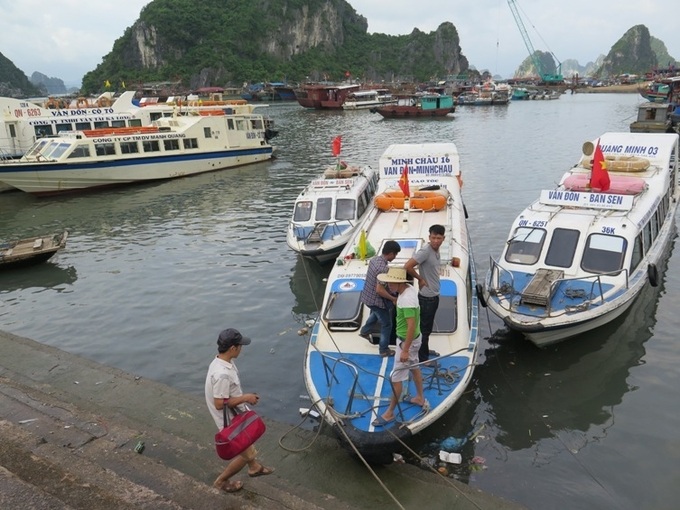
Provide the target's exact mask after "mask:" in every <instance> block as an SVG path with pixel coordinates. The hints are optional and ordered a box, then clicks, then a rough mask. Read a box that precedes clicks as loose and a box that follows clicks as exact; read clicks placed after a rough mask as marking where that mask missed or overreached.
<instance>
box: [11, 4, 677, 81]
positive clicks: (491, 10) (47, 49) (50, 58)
mask: <svg viewBox="0 0 680 510" xmlns="http://www.w3.org/2000/svg"><path fill="white" fill-rule="evenodd" d="M196 1H197V3H198V0H196ZM318 1H323V0H318ZM148 3H150V2H149V0H121V1H120V3H119V2H103V1H101V0H20V1H16V0H0V13H2V16H0V53H2V54H3V55H4V56H5V57H7V58H8V59H10V60H11V61H12V62H13V63H14V65H16V66H17V67H18V68H19V69H21V70H22V71H23V72H24V74H26V76H28V77H30V76H31V74H32V73H33V72H34V71H38V72H41V73H43V74H45V75H47V76H49V77H55V78H60V79H62V80H63V81H64V83H65V84H66V85H67V86H80V84H81V80H82V77H83V75H84V74H85V73H87V72H88V71H92V70H93V69H94V68H95V67H96V66H97V65H98V64H99V63H101V61H102V58H103V57H104V56H105V55H106V54H108V53H109V52H110V51H111V48H112V47H113V43H114V41H115V40H116V39H118V38H119V37H121V36H122V35H123V33H124V32H125V29H126V28H128V27H130V26H132V25H133V24H134V22H135V21H136V20H137V18H138V17H139V13H140V11H141V9H142V7H144V6H145V5H147V4H148ZM349 3H350V5H352V7H354V9H355V10H356V11H357V12H358V13H359V14H360V15H362V16H364V17H365V18H366V19H367V20H368V32H369V33H375V32H379V33H385V34H390V35H406V34H410V33H411V32H412V31H413V29H414V28H418V29H419V30H421V31H423V32H431V31H434V30H436V29H437V27H438V26H439V25H440V24H441V23H443V22H445V21H449V22H451V23H453V24H454V26H455V27H456V29H457V30H458V35H459V37H460V46H461V50H462V53H463V55H464V56H465V57H467V59H468V61H469V63H470V65H471V66H473V67H475V68H476V69H477V70H479V71H484V70H488V71H490V72H491V73H492V74H494V75H500V76H502V77H503V78H510V77H512V74H513V72H514V70H515V69H516V68H517V67H518V66H519V65H520V63H521V62H522V61H523V60H524V59H525V58H526V57H527V56H528V55H529V52H528V50H527V49H526V46H525V45H524V41H523V39H522V36H521V34H520V30H519V28H518V27H517V24H516V23H515V20H514V18H513V16H512V12H511V10H510V7H509V6H508V0H464V1H463V0H349ZM515 4H516V5H517V7H518V9H519V12H520V15H521V17H522V20H523V22H524V25H525V27H526V30H527V33H528V34H529V37H530V39H531V42H532V44H533V46H534V48H535V49H536V50H541V51H550V52H552V53H553V55H554V56H555V57H556V58H557V59H558V60H559V61H564V60H567V59H576V60H578V62H579V64H580V65H585V64H587V63H588V62H591V61H594V60H595V59H597V57H598V56H599V55H600V54H607V53H608V52H609V50H610V49H611V47H612V45H613V44H614V43H615V42H616V41H618V40H619V39H620V38H621V36H623V34H624V33H626V31H627V30H628V29H630V28H631V27H633V26H635V25H640V24H642V25H645V26H647V28H648V29H649V31H650V33H651V35H652V36H654V37H656V38H658V39H661V40H662V41H663V42H664V43H665V44H666V47H667V48H668V52H669V54H670V55H671V56H673V58H675V59H676V60H680V36H679V35H678V21H677V14H678V5H680V4H679V3H678V0H636V1H634V2H623V1H622V0H569V1H568V2H564V1H557V0H515ZM664 65H665V63H664ZM0 80H1V77H0Z"/></svg>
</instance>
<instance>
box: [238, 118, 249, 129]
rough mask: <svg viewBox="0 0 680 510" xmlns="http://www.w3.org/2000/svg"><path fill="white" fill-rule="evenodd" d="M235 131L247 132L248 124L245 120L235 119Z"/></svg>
mask: <svg viewBox="0 0 680 510" xmlns="http://www.w3.org/2000/svg"><path fill="white" fill-rule="evenodd" d="M236 129H237V130H239V131H248V124H247V123H246V121H245V119H236Z"/></svg>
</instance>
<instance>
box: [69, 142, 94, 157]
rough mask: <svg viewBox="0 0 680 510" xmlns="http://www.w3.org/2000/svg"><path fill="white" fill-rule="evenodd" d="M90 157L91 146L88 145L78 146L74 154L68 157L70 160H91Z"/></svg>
mask: <svg viewBox="0 0 680 510" xmlns="http://www.w3.org/2000/svg"><path fill="white" fill-rule="evenodd" d="M89 157H90V146H89V145H87V144H80V145H77V146H76V148H75V149H73V152H71V154H69V155H68V159H72V158H89Z"/></svg>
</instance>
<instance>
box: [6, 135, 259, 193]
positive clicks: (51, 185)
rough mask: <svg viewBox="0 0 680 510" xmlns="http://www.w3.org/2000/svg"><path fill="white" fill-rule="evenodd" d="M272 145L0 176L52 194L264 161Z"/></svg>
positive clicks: (35, 169)
mask: <svg viewBox="0 0 680 510" xmlns="http://www.w3.org/2000/svg"><path fill="white" fill-rule="evenodd" d="M271 157H272V147H271V146H268V147H263V148H261V149H248V150H233V151H220V152H215V153H206V154H199V155H189V154H185V155H172V156H165V157H163V156H160V157H154V158H145V159H143V160H136V159H129V160H118V161H102V162H97V163H82V164H59V163H56V164H44V165H32V166H30V167H28V166H23V167H19V168H17V169H16V170H14V171H9V170H6V169H3V168H2V167H0V180H2V181H3V182H6V183H7V184H10V185H11V186H13V187H15V188H18V189H20V190H22V191H25V192H27V193H32V194H35V195H51V194H57V193H64V192H69V191H70V192H73V191H81V190H85V189H89V188H103V187H108V186H119V185H123V184H130V183H136V182H144V181H154V180H164V179H175V178H178V177H186V176H189V175H196V174H200V173H204V172H213V171H216V170H223V169H226V168H233V167H237V166H241V165H248V164H252V163H257V162H260V161H266V160H269V159H271Z"/></svg>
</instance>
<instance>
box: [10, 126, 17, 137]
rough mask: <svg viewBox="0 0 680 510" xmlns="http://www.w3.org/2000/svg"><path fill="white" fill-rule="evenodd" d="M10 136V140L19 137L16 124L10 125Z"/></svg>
mask: <svg viewBox="0 0 680 510" xmlns="http://www.w3.org/2000/svg"><path fill="white" fill-rule="evenodd" d="M9 136H10V138H16V137H17V130H16V129H15V128H14V124H10V125H9Z"/></svg>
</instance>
